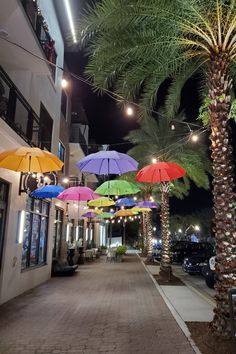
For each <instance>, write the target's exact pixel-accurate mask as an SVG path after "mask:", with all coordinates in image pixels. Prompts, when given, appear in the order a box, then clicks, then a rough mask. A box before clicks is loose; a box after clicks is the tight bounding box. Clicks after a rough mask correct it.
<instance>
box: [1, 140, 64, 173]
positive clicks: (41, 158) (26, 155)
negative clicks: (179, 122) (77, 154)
mask: <svg viewBox="0 0 236 354" xmlns="http://www.w3.org/2000/svg"><path fill="white" fill-rule="evenodd" d="M63 165H64V164H63V162H62V161H61V160H59V158H58V157H57V156H55V155H53V154H52V153H51V152H48V151H44V150H41V149H39V148H32V147H26V146H23V147H20V148H17V149H14V150H7V151H4V152H2V153H1V154H0V167H2V168H7V169H8V170H13V171H16V172H39V173H44V172H52V171H60V170H61V169H62V166H63Z"/></svg>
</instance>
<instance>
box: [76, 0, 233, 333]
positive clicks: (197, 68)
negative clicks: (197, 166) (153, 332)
mask: <svg viewBox="0 0 236 354" xmlns="http://www.w3.org/2000/svg"><path fill="white" fill-rule="evenodd" d="M235 13H236V1H235V0H208V1H205V0H168V1H167V0H126V1H125V2H124V1H122V0H116V1H114V0H103V1H101V2H99V3H98V5H96V7H95V9H90V10H88V14H87V17H86V19H85V21H84V22H83V24H82V27H81V28H83V30H84V31H83V38H85V39H86V40H89V45H88V50H89V54H90V61H89V65H88V68H87V73H88V75H89V77H90V78H92V80H93V82H94V84H95V86H96V87H98V88H100V89H103V90H104V89H107V88H109V89H113V90H115V91H116V92H118V93H119V94H120V93H121V95H122V96H123V97H125V99H134V98H137V97H140V96H141V105H142V106H143V109H142V112H141V113H142V116H143V115H145V114H146V113H147V112H149V110H150V108H152V107H153V105H154V104H155V103H156V94H157V91H158V88H159V87H160V85H161V83H162V82H163V81H164V80H165V79H166V78H167V77H169V78H172V84H171V88H170V92H169V99H168V107H169V109H170V112H171V113H172V114H173V113H174V112H175V111H176V110H178V107H179V106H178V101H179V100H178V99H177V100H176V98H180V95H181V89H182V87H183V85H184V84H185V82H186V81H187V79H188V78H189V77H192V76H193V75H194V74H196V73H197V72H200V76H201V77H202V79H203V80H204V81H205V84H206V88H207V92H208V98H209V103H208V112H209V124H210V126H211V136H210V139H211V151H212V154H211V156H212V160H213V177H214V180H213V200H214V214H215V216H214V222H215V227H214V233H215V238H216V272H217V274H218V281H217V284H216V291H217V296H216V303H217V304H216V308H215V316H214V320H213V322H212V329H213V330H214V331H216V332H217V333H218V334H220V335H224V334H225V335H228V334H229V332H230V325H229V304H228V289H229V288H230V287H232V286H236V277H235V257H234V255H233V249H234V245H235V238H236V232H235V226H234V221H233V215H234V210H233V207H232V204H233V198H234V197H233V189H234V182H233V166H232V147H231V144H230V126H229V119H228V118H229V115H230V108H231V103H232V97H231V89H232V85H233V81H232V80H234V78H235V74H236V62H235V61H236V15H235Z"/></svg>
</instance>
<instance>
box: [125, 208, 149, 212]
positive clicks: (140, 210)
mask: <svg viewBox="0 0 236 354" xmlns="http://www.w3.org/2000/svg"><path fill="white" fill-rule="evenodd" d="M130 210H132V211H133V212H136V213H143V212H144V211H152V209H151V208H140V207H134V208H132V209H130Z"/></svg>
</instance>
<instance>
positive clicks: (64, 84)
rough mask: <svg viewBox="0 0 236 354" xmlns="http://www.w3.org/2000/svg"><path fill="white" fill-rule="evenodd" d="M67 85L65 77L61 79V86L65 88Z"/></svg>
mask: <svg viewBox="0 0 236 354" xmlns="http://www.w3.org/2000/svg"><path fill="white" fill-rule="evenodd" d="M67 86H68V81H67V80H66V79H62V80H61V87H62V88H66V87H67Z"/></svg>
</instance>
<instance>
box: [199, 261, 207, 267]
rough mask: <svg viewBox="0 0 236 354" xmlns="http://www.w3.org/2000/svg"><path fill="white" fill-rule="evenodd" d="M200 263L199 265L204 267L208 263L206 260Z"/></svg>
mask: <svg viewBox="0 0 236 354" xmlns="http://www.w3.org/2000/svg"><path fill="white" fill-rule="evenodd" d="M198 265H199V267H204V266H206V265H207V263H206V262H201V263H198Z"/></svg>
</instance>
